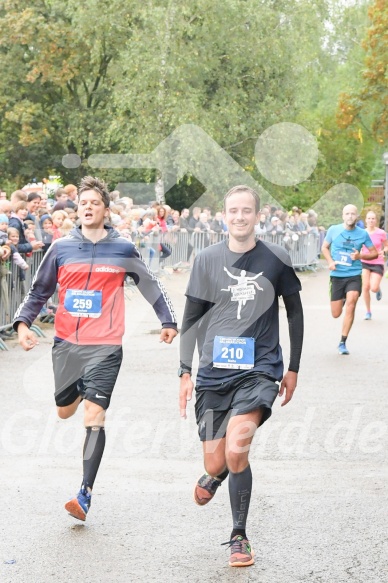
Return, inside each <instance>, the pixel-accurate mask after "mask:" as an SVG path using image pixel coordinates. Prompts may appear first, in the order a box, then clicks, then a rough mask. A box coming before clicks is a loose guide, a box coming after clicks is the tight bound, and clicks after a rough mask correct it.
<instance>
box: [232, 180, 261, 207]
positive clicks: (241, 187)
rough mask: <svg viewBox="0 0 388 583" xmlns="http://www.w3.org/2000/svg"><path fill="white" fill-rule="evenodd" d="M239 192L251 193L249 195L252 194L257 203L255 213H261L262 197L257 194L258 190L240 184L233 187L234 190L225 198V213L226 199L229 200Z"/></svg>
mask: <svg viewBox="0 0 388 583" xmlns="http://www.w3.org/2000/svg"><path fill="white" fill-rule="evenodd" d="M238 192H249V194H251V195H252V196H253V198H254V201H255V211H256V214H257V213H258V212H259V211H260V197H259V195H258V193H257V192H256V190H253V188H250V187H249V186H245V185H244V184H240V185H238V186H233V188H231V189H230V190H229V191H228V192H227V193H226V194H225V196H224V204H223V207H224V211H225V210H226V209H225V207H226V199H227V198H229V197H230V196H232V194H236V193H238Z"/></svg>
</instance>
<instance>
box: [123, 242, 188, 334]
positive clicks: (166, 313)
mask: <svg viewBox="0 0 388 583" xmlns="http://www.w3.org/2000/svg"><path fill="white" fill-rule="evenodd" d="M125 271H126V273H127V275H129V276H130V277H132V279H133V280H134V282H135V284H136V286H137V287H138V289H139V291H140V293H141V294H142V296H143V297H144V298H145V299H146V300H147V302H148V303H149V304H151V306H152V307H153V309H154V311H155V314H156V315H157V317H158V318H159V320H160V322H161V324H162V328H172V329H174V330H177V329H178V326H177V317H176V314H175V312H174V308H173V306H172V303H171V300H170V298H169V297H168V295H167V292H166V290H165V289H164V287H163V285H162V284H161V282H160V281H159V279H158V278H157V277H156V276H155V275H154V274H153V273H152V272H151V271H150V270H149V269H148V267H147V265H146V264H145V263H144V261H143V259H142V258H141V255H140V253H139V251H138V250H137V248H136V247H135V245H132V244H131V257H128V259H127V261H126V266H125Z"/></svg>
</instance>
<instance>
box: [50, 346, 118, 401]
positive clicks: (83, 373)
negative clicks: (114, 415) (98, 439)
mask: <svg viewBox="0 0 388 583" xmlns="http://www.w3.org/2000/svg"><path fill="white" fill-rule="evenodd" d="M52 359H53V369H54V379H55V403H56V404H57V406H58V407H66V405H71V404H72V403H74V401H75V400H76V399H77V397H79V396H81V397H82V398H83V399H86V400H88V401H91V402H92V403H95V404H96V405H100V406H101V407H102V408H103V409H108V407H109V404H110V399H111V396H112V392H113V389H114V386H115V384H116V380H117V377H118V374H119V371H120V366H121V361H122V359H123V349H122V347H121V346H117V345H110V344H103V345H98V346H91V345H88V346H81V345H79V344H71V343H70V342H66V341H58V340H55V341H54V346H53V349H52Z"/></svg>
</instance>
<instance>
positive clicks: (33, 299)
mask: <svg viewBox="0 0 388 583" xmlns="http://www.w3.org/2000/svg"><path fill="white" fill-rule="evenodd" d="M57 281H58V268H57V245H56V244H54V245H51V247H50V248H49V250H48V251H47V253H46V255H45V256H44V257H43V259H42V261H41V263H40V265H39V267H38V270H37V272H36V274H35V276H34V278H33V280H32V284H31V287H30V289H29V291H28V293H27V295H26V297H25V298H24V300H23V301H22V303H21V304H20V306H19V308H18V309H17V311H16V314H15V316H14V320H13V327H14V329H15V330H17V329H18V326H19V323H20V322H24V323H25V324H26V325H27V326H28V328H29V327H30V326H31V324H32V322H33V321H34V320H35V318H36V317H37V316H38V314H39V312H40V310H41V309H42V307H43V306H44V304H45V303H46V302H47V300H48V299H49V298H50V297H51V296H52V295H53V293H54V292H55V290H56V286H57Z"/></svg>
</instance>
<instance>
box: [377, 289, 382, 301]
mask: <svg viewBox="0 0 388 583" xmlns="http://www.w3.org/2000/svg"><path fill="white" fill-rule="evenodd" d="M382 297H383V292H382V291H381V289H379V290H377V292H376V300H377V301H378V302H379V301H380V300H381V298H382Z"/></svg>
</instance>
